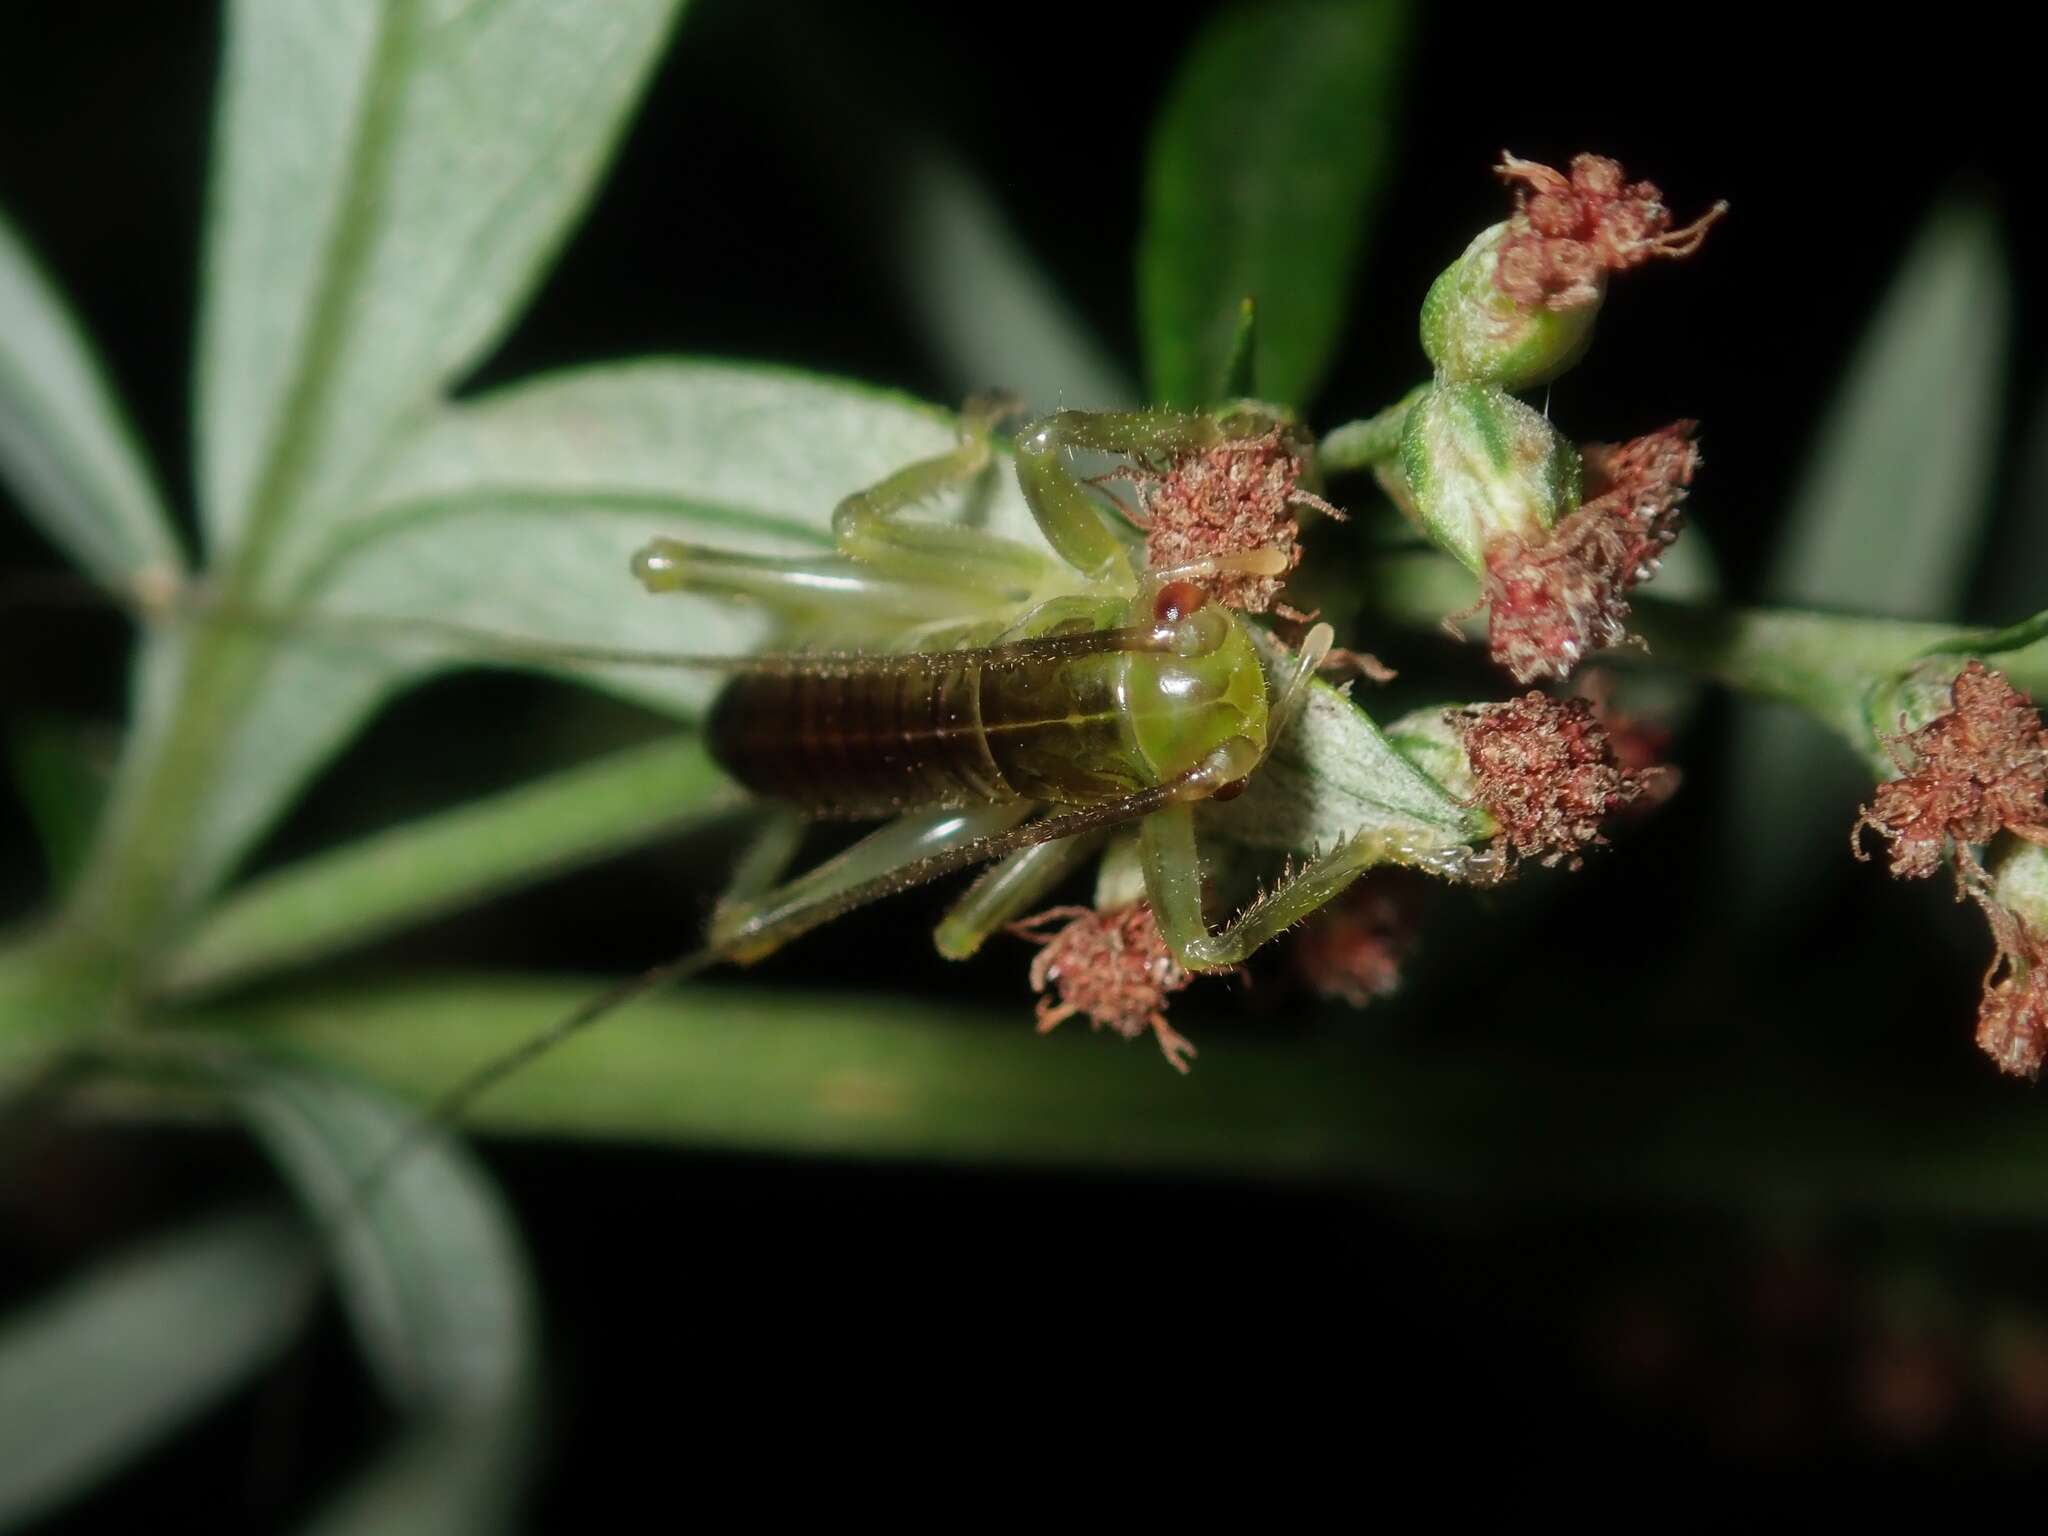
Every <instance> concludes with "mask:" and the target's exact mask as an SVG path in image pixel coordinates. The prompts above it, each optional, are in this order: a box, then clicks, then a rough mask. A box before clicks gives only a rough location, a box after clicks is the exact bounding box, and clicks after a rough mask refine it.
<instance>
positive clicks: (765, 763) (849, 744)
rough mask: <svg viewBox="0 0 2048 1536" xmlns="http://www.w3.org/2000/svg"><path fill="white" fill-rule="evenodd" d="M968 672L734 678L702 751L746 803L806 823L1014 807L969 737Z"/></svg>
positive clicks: (852, 670) (832, 670) (853, 671)
mask: <svg viewBox="0 0 2048 1536" xmlns="http://www.w3.org/2000/svg"><path fill="white" fill-rule="evenodd" d="M979 671H980V669H979V668H975V667H964V666H960V667H949V668H946V669H945V670H943V671H936V672H914V671H903V670H896V669H888V668H873V669H869V668H863V667H860V666H859V665H858V664H855V665H852V666H848V665H845V664H843V663H842V664H840V665H838V666H836V667H823V666H821V667H820V668H819V669H818V670H815V671H814V670H810V669H807V668H803V667H802V666H801V665H800V664H799V666H797V667H795V668H793V669H792V670H791V671H789V672H786V673H778V674H770V675H765V676H753V677H739V678H735V679H733V681H732V682H730V683H728V684H727V685H726V688H725V691H724V692H723V693H721V694H720V695H719V697H718V703H717V705H716V706H715V707H714V709H713V710H712V714H711V721H710V726H709V739H710V745H711V753H712V756H713V757H715V758H716V759H717V760H718V763H719V766H720V767H722V768H724V769H725V771H726V772H727V773H729V774H731V775H732V776H733V778H734V779H736V780H738V781H739V782H740V783H741V784H743V785H745V786H746V787H747V788H748V789H750V790H753V791H754V792H755V793H756V794H760V795H766V796H768V797H770V798H772V799H776V800H782V801H786V802H788V803H789V804H791V805H795V806H798V807H800V808H801V809H803V810H805V811H807V812H809V813H810V814H812V815H816V816H835V817H864V818H865V817H876V816H884V815H889V814H892V813H894V812H896V811H900V810H906V809H909V808H911V807H913V806H935V805H951V804H960V805H985V804H988V803H990V802H992V801H1001V800H1014V799H1016V798H1017V793H1016V791H1015V790H1014V789H1012V788H1011V787H1010V785H1009V783H1008V782H1007V781H1006V780H1005V779H1004V778H1003V775H1002V772H1001V770H1000V769H998V768H997V767H996V764H995V760H994V759H993V758H992V757H991V756H990V755H989V750H988V741H987V737H986V735H985V733H984V732H983V730H982V728H981V708H980V693H981V690H980V686H979V677H978V674H979Z"/></svg>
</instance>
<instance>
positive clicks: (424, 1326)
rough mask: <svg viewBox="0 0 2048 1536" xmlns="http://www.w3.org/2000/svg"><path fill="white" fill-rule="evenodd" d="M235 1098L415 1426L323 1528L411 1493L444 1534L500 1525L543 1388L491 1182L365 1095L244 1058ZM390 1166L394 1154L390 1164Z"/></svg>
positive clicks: (235, 1076)
mask: <svg viewBox="0 0 2048 1536" xmlns="http://www.w3.org/2000/svg"><path fill="white" fill-rule="evenodd" d="M223 1070H224V1073H225V1077H226V1087H227V1089H228V1091H229V1093H230V1094H231V1096H232V1097H233V1098H234V1100H235V1102H236V1104H237V1106H238V1108H239V1109H240V1111H241V1114H242V1117H243V1119H244V1120H246V1121H247V1122H248V1124H249V1127H250V1129H251V1130H252V1131H253V1132H254V1133H255V1135H256V1138H257V1139H258V1140H259V1141H260V1142H262V1143H263V1145H264V1147H265V1148H266V1150H268V1151H269V1153H270V1156H271V1158H272V1160H273V1161H274V1162H276V1164H277V1165H278V1168H279V1170H280V1171H281V1172H282V1173H283V1174H284V1176H285V1178H286V1179H287V1180H289V1181H290V1183H291V1184H292V1186H293V1188H294V1189H295V1190H296V1191H297V1192H298V1195H299V1198H300V1200H301V1201H303V1202H304V1204H305V1205H306V1207H307V1209H308V1210H309V1211H311V1212H312V1214H313V1215H314V1217H315V1218H316V1219H317V1220H318V1221H319V1223H320V1225H321V1227H322V1229H323V1230H324V1231H325V1232H326V1233H327V1234H328V1238H329V1242H330V1245H331V1253H332V1256H333V1266H334V1276H335V1280H336V1283H337V1284H338V1286H339V1287H340V1291H341V1300H342V1304H343V1306H344V1308H345V1309H346V1311H347V1313H348V1316H349V1321H350V1322H351V1323H352V1324H353V1325H354V1328H355V1335H356V1341H357V1343H358V1345H359V1346H360V1347H361V1349H362V1351H363V1355H364V1357H365V1359H367V1360H368V1362H369V1364H370V1366H371V1368H372V1370H373V1371H374V1372H375V1374H376V1376H377V1379H378V1381H379V1382H380V1383H381V1384H382V1385H383V1388H384V1390H385V1393H386V1394H387V1395H388V1396H389V1397H390V1398H391V1400H392V1402H393V1403H395V1404H396V1405H397V1406H398V1407H399V1408H400V1409H401V1410H403V1411H405V1412H406V1413H407V1414H408V1415H409V1416H410V1417H411V1420H412V1422H411V1423H410V1424H409V1425H408V1426H407V1427H406V1428H405V1429H404V1430H402V1431H401V1439H400V1443H399V1448H398V1450H397V1451H396V1452H395V1453H393V1454H392V1456H391V1459H390V1460H389V1461H388V1462H387V1463H386V1464H384V1465H383V1466H381V1467H379V1468H373V1469H372V1471H371V1472H370V1473H369V1474H368V1475H367V1476H366V1478H365V1479H364V1480H363V1481H362V1482H361V1483H359V1484H358V1485H357V1486H356V1488H355V1489H354V1490H352V1491H351V1492H350V1493H348V1494H346V1495H344V1497H343V1499H342V1500H341V1501H340V1503H339V1504H337V1505H336V1506H335V1507H334V1508H333V1509H331V1510H330V1511H329V1512H328V1515H327V1517H326V1522H327V1523H325V1524H323V1525H322V1526H321V1527H320V1528H321V1529H332V1530H358V1529H376V1528H378V1527H373V1526H365V1525H363V1524H362V1521H363V1520H365V1519H369V1518H371V1515H372V1512H379V1511H381V1512H382V1513H384V1514H385V1515H386V1516H387V1517H388V1516H390V1515H391V1513H392V1512H393V1510H394V1509H395V1508H396V1505H395V1503H394V1500H397V1499H400V1498H402V1497H431V1501H432V1502H431V1503H428V1504H425V1505H421V1506H419V1507H418V1508H417V1510H416V1513H417V1514H418V1515H419V1516H420V1517H421V1518H426V1517H427V1516H428V1514H429V1513H431V1516H432V1518H433V1519H434V1520H436V1521H438V1522H439V1523H438V1524H433V1525H428V1526H419V1527H415V1526H410V1525H407V1526H393V1527H391V1528H392V1529H414V1528H418V1529H432V1530H440V1531H451V1532H455V1531H469V1530H477V1531H487V1530H494V1529H497V1528H499V1526H500V1525H501V1523H502V1522H503V1520H504V1518H505V1516H506V1515H507V1513H508V1512H509V1510H510V1508H511V1507H512V1505H513V1503H514V1502H515V1501H516V1499H517V1497H518V1493H519V1489H520V1485H521V1484H522V1482H523V1480H524V1479H523V1470H524V1467H525V1464H526V1461H527V1457H526V1454H525V1453H526V1449H527V1446H528V1441H529V1435H530V1431H531V1427H532V1415H533V1412H534V1408H535V1399H536V1392H537V1388H538V1384H539V1383H538V1355H537V1338H536V1333H537V1320H536V1314H535V1300H534V1295H533V1282H532V1279H531V1277H530V1276H529V1274H528V1272H527V1265H526V1256H525V1254H524V1253H523V1252H522V1251H521V1248H520V1244H519V1240H518V1237H517V1235H516V1234H515V1232H514V1230H513V1227H512V1220H511V1216H510V1214H509V1213H508V1212H507V1211H506V1210H505V1208H504V1204H503V1201H502V1200H501V1198H500V1197H499V1194H498V1191H497V1189H496V1188H495V1186H493V1185H492V1183H491V1181H490V1177H489V1175H488V1174H486V1173H485V1172H484V1170H483V1168H482V1167H481V1166H480V1165H479V1164H478V1163H477V1161H476V1159H475V1157H474V1156H473V1155H472V1154H471V1153H470V1151H469V1149H468V1148H467V1147H465V1146H463V1145H462V1144H461V1142H460V1141H459V1140H458V1139H457V1138H455V1137H453V1136H451V1135H446V1134H442V1133H439V1132H432V1133H429V1134H426V1135H424V1136H422V1135H421V1134H419V1133H420V1132H421V1129H422V1128H421V1126H420V1123H419V1120H418V1117H417V1116H416V1114H415V1113H414V1112H413V1111H412V1110H411V1109H409V1108H407V1107H406V1106H405V1105H403V1104H399V1103H395V1102H393V1101H392V1100H391V1099H389V1098H386V1097H385V1096H384V1095H383V1094H382V1093H381V1092H379V1091H377V1090H376V1089H374V1088H372V1087H371V1086H369V1085H368V1084H366V1083H360V1082H356V1081H352V1080H350V1079H348V1078H345V1077H343V1076H341V1075H339V1074H337V1073H335V1072H333V1071H331V1070H328V1069H326V1068H323V1067H321V1066H318V1065H316V1064H314V1063H311V1062H307V1061H303V1060H300V1059H296V1058H295V1057H294V1056H288V1055H284V1054H275V1055H272V1054H259V1053H254V1052H248V1051H237V1052H235V1053H234V1054H233V1055H232V1057H230V1058H228V1059H227V1060H226V1061H225V1062H224V1063H223ZM394 1154H395V1156H394Z"/></svg>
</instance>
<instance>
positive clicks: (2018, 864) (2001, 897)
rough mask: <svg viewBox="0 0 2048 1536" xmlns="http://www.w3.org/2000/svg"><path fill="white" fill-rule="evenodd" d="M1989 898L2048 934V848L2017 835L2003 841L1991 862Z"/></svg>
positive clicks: (2027, 923) (2038, 930)
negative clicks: (2021, 838) (2005, 841)
mask: <svg viewBox="0 0 2048 1536" xmlns="http://www.w3.org/2000/svg"><path fill="white" fill-rule="evenodd" d="M1991 899H1992V900H1993V901H1995V902H1997V903H1998V904H1999V905H2000V906H2002V907H2004V908H2005V909H2006V910H2007V911H2008V912H2010V913H2012V915H2013V916H2014V917H2016V918H2018V919H2019V920H2020V921H2021V922H2023V923H2025V924H2026V925H2027V926H2028V927H2029V928H2032V929H2035V930H2036V931H2037V932H2040V933H2044V934H2048V848H2044V847H2042V846H2041V845H2040V844H2039V843H2029V842H2022V841H2021V840H2019V839H2018V838H2014V839H2011V840H2010V841H2009V842H2007V843H2005V844H2002V845H2001V846H2000V849H1999V852H1998V854H1997V856H1996V857H1994V858H1993V859H1992V861H1991Z"/></svg>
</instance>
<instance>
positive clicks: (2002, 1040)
mask: <svg viewBox="0 0 2048 1536" xmlns="http://www.w3.org/2000/svg"><path fill="white" fill-rule="evenodd" d="M1980 899H1983V898H1980ZM1985 911H1986V915H1987V916H1989V917H1990V918H1991V931H1992V934H1993V935H1994V936H1995V937H1996V938H1997V940H1998V955H1997V958H1996V959H1994V960H1993V961H1992V962H1991V969H1990V970H1989V971H1988V972H1986V973H1985V976H1984V997H1983V1001H1982V1002H1980V1003H1979V1004H1978V1006H1977V1048H1978V1049H1979V1050H1981V1051H1983V1053H1984V1054H1985V1055H1986V1056H1989V1057H1990V1058H1991V1059H1992V1060H1993V1061H1994V1062H1996V1063H1997V1064H1998V1070H1999V1071H2001V1072H2007V1073H2010V1074H2011V1075H2012V1076H2014V1077H2024V1078H2028V1079H2033V1078H2037V1077H2039V1076H2040V1075H2041V1065H2042V1063H2043V1062H2044V1061H2048V933H2043V932H2042V931H2041V930H2040V929H2038V928H2035V927H2033V926H2031V925H2030V924H2029V923H2027V922H2026V921H2025V920H2024V919H2023V918H2020V917H2017V916H2014V915H2013V914H2012V913H2010V912H2005V911H2004V910H2003V909H2002V908H1998V909H1995V910H1994V908H1993V906H1992V905H1990V904H1989V903H1988V902H1987V905H1986V908H1985ZM2001 917H2002V920H2001Z"/></svg>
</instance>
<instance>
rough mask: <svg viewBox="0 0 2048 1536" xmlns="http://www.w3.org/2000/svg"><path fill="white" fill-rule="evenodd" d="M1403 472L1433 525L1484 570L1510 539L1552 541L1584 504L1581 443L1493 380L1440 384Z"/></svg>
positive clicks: (1416, 426) (1408, 447)
mask: <svg viewBox="0 0 2048 1536" xmlns="http://www.w3.org/2000/svg"><path fill="white" fill-rule="evenodd" d="M1401 469H1402V473H1403V474H1404V475H1405V476H1406V477H1407V482H1408V491H1409V495H1410V496H1411V497H1412V498H1413V502H1414V508H1415V515H1416V517H1417V518H1418V520H1419V521H1420V522H1421V524H1422V527H1423V529H1424V531H1425V532H1427V533H1428V535H1429V536H1430V538H1431V539H1432V540H1434V541H1435V542H1436V543H1437V544H1438V545H1439V546H1441V547H1442V548H1443V549H1444V550H1445V551H1447V552H1448V553H1449V554H1451V555H1453V556H1455V557H1456V558H1457V560H1458V561H1459V562H1460V563H1461V564H1462V565H1464V567H1465V568H1466V569H1467V570H1469V571H1471V572H1472V573H1473V574H1474V575H1476V576H1482V577H1483V576H1484V575H1485V574H1486V568H1487V567H1486V555H1487V550H1488V547H1489V546H1491V545H1493V544H1494V543H1496V542H1497V541H1498V540H1500V539H1501V538H1503V537H1512V538H1515V539H1519V540H1522V541H1524V542H1527V543H1534V542H1537V541H1539V540H1541V539H1542V538H1543V536H1544V535H1545V534H1547V533H1548V532H1549V531H1550V529H1551V528H1552V527H1553V526H1555V525H1556V523H1557V521H1558V519H1559V518H1561V517H1564V516H1565V515H1566V514H1568V513H1570V512H1572V511H1573V510H1575V509H1576V508H1577V507H1578V505H1579V490H1580V475H1581V472H1582V461H1581V460H1580V457H1579V451H1578V449H1576V448H1574V447H1573V446H1572V445H1571V443H1569V442H1568V441H1566V439H1565V436H1564V434H1563V433H1562V432H1559V431H1558V430H1557V428H1555V427H1553V426H1552V425H1551V424H1550V421H1549V419H1548V418H1547V417H1545V416H1544V415H1543V413H1542V412H1541V411H1538V410H1535V409H1533V408H1531V407H1530V406H1527V405H1524V404H1523V403H1522V402H1521V401H1519V400H1517V399H1515V397H1514V396H1512V395H1510V394H1508V393H1507V391H1505V390H1503V389H1496V388H1492V387H1489V386H1487V385H1484V384H1438V385H1437V386H1436V387H1435V388H1433V389H1432V390H1430V392H1429V393H1428V394H1426V395H1424V396H1423V397H1422V399H1421V400H1420V401H1418V402H1417V403H1416V406H1415V408H1414V410H1412V411H1410V412H1409V413H1408V424H1407V426H1406V427H1405V428H1404V429H1403V431H1402V433H1401Z"/></svg>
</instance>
